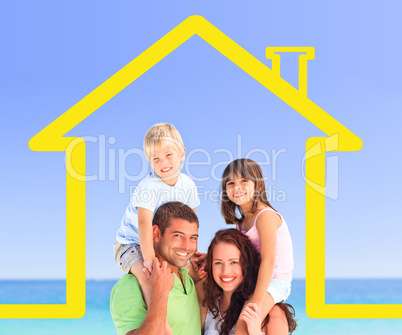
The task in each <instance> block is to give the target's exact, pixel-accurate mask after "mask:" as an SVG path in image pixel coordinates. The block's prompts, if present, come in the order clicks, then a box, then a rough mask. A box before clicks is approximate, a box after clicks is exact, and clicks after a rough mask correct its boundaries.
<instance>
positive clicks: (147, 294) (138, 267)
mask: <svg viewBox="0 0 402 335" xmlns="http://www.w3.org/2000/svg"><path fill="white" fill-rule="evenodd" d="M142 262H143V259H142V257H141V258H140V259H139V260H137V261H136V262H135V263H134V264H133V265H132V266H131V268H130V273H132V274H133V275H134V276H136V277H137V279H138V282H139V283H140V286H141V291H142V296H143V298H144V301H145V304H146V305H147V307H149V303H150V301H151V291H150V290H149V288H148V285H144V284H145V280H146V279H147V277H146V275H145V272H144V266H143V265H142Z"/></svg>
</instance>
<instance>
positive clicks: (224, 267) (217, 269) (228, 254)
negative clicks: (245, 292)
mask: <svg viewBox="0 0 402 335" xmlns="http://www.w3.org/2000/svg"><path fill="white" fill-rule="evenodd" d="M212 276H213V278H214V280H215V282H216V283H217V284H218V285H219V287H221V288H222V290H223V291H224V292H234V291H235V290H236V289H237V287H238V286H239V285H240V283H241V282H242V281H243V273H242V268H241V265H240V250H239V249H238V248H237V247H236V246H235V245H233V244H231V243H225V242H219V243H218V244H217V245H216V246H215V248H214V250H213V253H212Z"/></svg>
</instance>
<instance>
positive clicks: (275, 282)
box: [267, 278, 291, 304]
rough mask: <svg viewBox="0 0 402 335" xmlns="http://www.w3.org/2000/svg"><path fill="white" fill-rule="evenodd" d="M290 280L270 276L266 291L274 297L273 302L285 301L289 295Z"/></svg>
mask: <svg viewBox="0 0 402 335" xmlns="http://www.w3.org/2000/svg"><path fill="white" fill-rule="evenodd" d="M290 286H291V281H290V280H284V279H276V278H272V279H271V282H270V283H269V287H268V290H267V292H268V293H269V294H270V295H271V297H272V299H274V301H275V304H277V303H278V302H282V301H285V300H286V299H287V298H288V297H289V295H290Z"/></svg>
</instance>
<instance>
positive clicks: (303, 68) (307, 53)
mask: <svg viewBox="0 0 402 335" xmlns="http://www.w3.org/2000/svg"><path fill="white" fill-rule="evenodd" d="M276 52H304V54H301V55H299V92H300V93H302V94H304V95H305V96H307V60H309V59H314V56H315V51H314V47H268V48H267V49H266V54H267V59H272V71H273V72H274V73H275V74H276V75H278V76H280V75H281V56H280V55H278V54H276Z"/></svg>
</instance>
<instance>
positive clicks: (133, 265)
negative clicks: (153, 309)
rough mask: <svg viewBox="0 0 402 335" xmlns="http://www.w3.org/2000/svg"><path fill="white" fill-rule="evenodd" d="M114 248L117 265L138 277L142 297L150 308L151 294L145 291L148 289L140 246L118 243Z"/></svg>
mask: <svg viewBox="0 0 402 335" xmlns="http://www.w3.org/2000/svg"><path fill="white" fill-rule="evenodd" d="M113 248H114V258H115V260H116V262H117V265H118V266H119V268H120V269H121V270H123V271H124V272H125V273H132V274H133V275H134V276H136V277H137V280H138V282H139V283H140V286H141V291H142V296H143V298H144V301H145V304H146V305H147V306H149V302H150V297H151V292H150V291H149V292H148V291H147V289H144V288H145V287H146V285H144V282H145V280H146V276H145V273H144V271H143V268H144V267H143V266H142V262H143V258H142V254H141V248H140V246H139V245H137V244H121V243H119V242H116V243H115V244H114V246H113Z"/></svg>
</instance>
